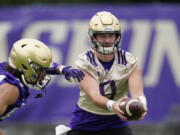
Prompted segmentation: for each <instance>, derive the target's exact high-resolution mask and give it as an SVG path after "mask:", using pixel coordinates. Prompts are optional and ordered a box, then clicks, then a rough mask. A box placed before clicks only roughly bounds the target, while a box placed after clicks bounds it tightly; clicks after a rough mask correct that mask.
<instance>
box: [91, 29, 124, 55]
mask: <svg viewBox="0 0 180 135" xmlns="http://www.w3.org/2000/svg"><path fill="white" fill-rule="evenodd" d="M88 34H89V37H90V41H91V46H92V48H93V49H94V50H95V51H97V52H99V53H101V54H104V55H111V54H114V52H116V50H117V48H119V43H120V39H121V33H120V32H119V31H112V32H111V31H102V32H100V31H97V32H96V31H92V30H91V29H89V32H88ZM96 34H115V35H116V40H115V41H114V42H112V43H104V42H98V41H97V40H96ZM108 44H109V45H108ZM105 45H106V46H105ZM107 45H108V46H107Z"/></svg>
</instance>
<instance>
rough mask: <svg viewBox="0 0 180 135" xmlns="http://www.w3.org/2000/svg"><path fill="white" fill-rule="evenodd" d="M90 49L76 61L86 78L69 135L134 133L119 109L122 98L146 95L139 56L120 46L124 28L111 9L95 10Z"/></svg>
mask: <svg viewBox="0 0 180 135" xmlns="http://www.w3.org/2000/svg"><path fill="white" fill-rule="evenodd" d="M88 34H89V38H90V42H91V48H92V49H90V50H87V51H86V52H84V53H82V54H80V55H79V57H78V58H77V60H76V61H75V64H76V66H77V67H78V68H80V69H82V70H83V71H84V73H85V77H84V78H83V80H82V81H81V82H80V83H79V88H80V97H79V100H78V103H77V106H76V109H75V110H74V112H73V116H72V120H71V122H70V125H69V127H70V128H71V130H70V131H69V132H68V133H67V134H68V135H132V132H131V129H130V128H129V127H128V123H127V118H126V117H125V116H124V112H123V111H122V110H121V109H120V108H119V104H120V102H121V101H122V100H124V99H125V98H127V97H126V96H127V95H128V93H129V94H130V96H131V98H138V99H139V100H140V102H142V103H143V105H144V110H145V113H144V114H143V115H142V116H141V118H140V119H143V117H144V116H145V115H146V111H147V105H146V97H145V95H144V92H143V82H142V75H141V70H140V67H139V66H138V64H137V58H136V57H135V56H133V55H132V54H131V53H129V52H127V51H125V50H122V49H121V48H120V47H119V43H120V41H121V37H122V35H121V27H120V22H119V20H118V19H117V18H116V17H115V16H114V15H113V14H111V13H110V12H107V11H102V12H98V13H96V14H95V15H94V16H93V17H92V18H91V20H90V21H89V32H88Z"/></svg>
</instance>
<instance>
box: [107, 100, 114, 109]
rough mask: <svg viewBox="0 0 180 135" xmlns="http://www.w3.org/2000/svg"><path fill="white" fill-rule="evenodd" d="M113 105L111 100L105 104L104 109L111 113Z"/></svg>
mask: <svg viewBox="0 0 180 135" xmlns="http://www.w3.org/2000/svg"><path fill="white" fill-rule="evenodd" d="M114 103H115V101H113V100H109V101H108V102H107V103H106V107H107V108H108V110H109V111H113V109H112V106H113V104H114Z"/></svg>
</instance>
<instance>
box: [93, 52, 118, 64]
mask: <svg viewBox="0 0 180 135" xmlns="http://www.w3.org/2000/svg"><path fill="white" fill-rule="evenodd" d="M96 56H97V57H98V59H100V60H101V61H103V62H109V61H111V60H112V59H113V58H114V54H112V55H103V54H100V53H96Z"/></svg>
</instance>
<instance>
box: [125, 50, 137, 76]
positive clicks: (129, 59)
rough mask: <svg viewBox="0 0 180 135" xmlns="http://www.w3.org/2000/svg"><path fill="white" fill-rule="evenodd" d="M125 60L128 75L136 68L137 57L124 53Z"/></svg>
mask: <svg viewBox="0 0 180 135" xmlns="http://www.w3.org/2000/svg"><path fill="white" fill-rule="evenodd" d="M125 58H126V67H127V71H128V72H129V73H132V72H133V71H134V69H135V68H136V66H137V63H138V59H137V57H135V56H134V55H132V54H131V53H129V52H126V54H125Z"/></svg>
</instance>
